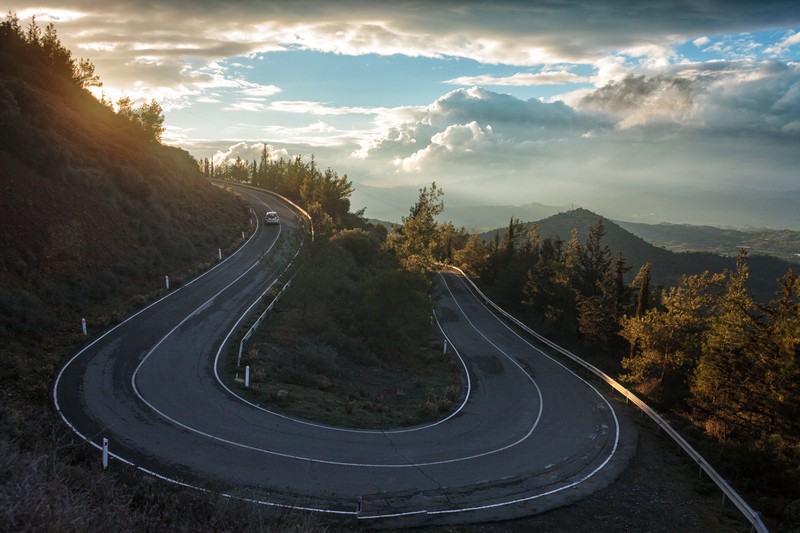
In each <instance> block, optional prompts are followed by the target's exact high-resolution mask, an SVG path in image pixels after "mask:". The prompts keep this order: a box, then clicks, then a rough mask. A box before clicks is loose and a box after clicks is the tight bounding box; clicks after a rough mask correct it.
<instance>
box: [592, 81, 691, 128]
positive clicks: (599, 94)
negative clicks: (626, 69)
mask: <svg viewBox="0 0 800 533" xmlns="http://www.w3.org/2000/svg"><path fill="white" fill-rule="evenodd" d="M579 104H580V106H581V107H582V108H585V109H594V110H599V111H601V112H605V113H608V114H611V115H614V116H616V117H618V118H619V122H618V127H620V128H629V127H632V126H638V125H642V124H648V123H652V122H664V121H669V122H682V121H683V120H684V119H685V118H686V117H687V116H688V115H689V114H690V113H691V112H692V110H693V107H694V106H693V99H692V88H691V82H690V81H689V80H687V79H685V78H680V77H673V78H668V77H664V76H657V77H654V78H647V77H645V76H644V75H640V76H635V75H629V76H627V77H625V78H623V79H622V80H620V81H618V82H613V81H612V82H611V83H609V84H607V85H605V86H603V87H601V88H599V89H597V90H595V91H593V92H591V93H590V94H587V95H586V96H584V97H583V98H582V99H581V100H580V102H579Z"/></svg>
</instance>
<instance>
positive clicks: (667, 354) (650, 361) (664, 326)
mask: <svg viewBox="0 0 800 533" xmlns="http://www.w3.org/2000/svg"><path fill="white" fill-rule="evenodd" d="M723 279H724V276H723V275H722V274H715V275H709V273H708V272H705V273H703V274H702V275H695V276H684V277H682V278H681V279H680V281H679V283H678V286H677V287H673V288H670V289H669V290H667V292H666V293H665V294H664V301H663V305H662V306H661V307H653V308H650V309H648V310H646V311H645V312H643V313H642V314H640V315H634V316H624V317H623V318H622V320H621V331H620V335H621V336H622V337H623V338H625V339H626V340H627V341H628V342H629V343H630V345H631V352H630V355H629V356H628V357H626V358H624V359H623V360H622V367H623V368H624V369H625V370H627V374H625V375H623V376H622V379H623V380H624V381H627V382H629V383H635V384H638V383H645V382H649V383H651V384H653V385H654V386H655V389H656V390H661V389H662V388H663V387H664V386H665V385H670V386H673V387H679V388H685V387H686V384H687V380H688V378H689V376H690V375H691V374H692V372H693V371H694V368H695V365H696V362H697V358H698V357H699V354H700V352H701V350H702V346H703V340H704V338H705V335H706V331H707V329H708V327H709V326H708V325H709V320H710V316H709V312H710V311H711V308H712V304H713V303H714V301H715V298H714V296H713V294H712V293H711V289H713V288H714V287H716V286H718V285H719V284H720V283H722V281H723Z"/></svg>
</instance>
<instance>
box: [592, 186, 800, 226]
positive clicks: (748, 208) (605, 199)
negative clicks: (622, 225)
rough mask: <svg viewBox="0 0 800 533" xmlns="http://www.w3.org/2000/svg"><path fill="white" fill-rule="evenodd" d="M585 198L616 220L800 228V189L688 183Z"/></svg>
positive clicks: (597, 209) (595, 208)
mask: <svg viewBox="0 0 800 533" xmlns="http://www.w3.org/2000/svg"><path fill="white" fill-rule="evenodd" d="M584 202H585V203H582V205H584V206H586V207H590V208H591V209H592V210H594V211H596V212H600V213H603V214H604V215H605V216H607V217H609V218H611V219H615V220H618V219H621V220H632V221H636V222H643V223H647V224H658V223H661V222H665V221H666V222H673V223H680V224H684V223H685V224H695V225H714V226H729V227H736V228H745V227H754V228H781V229H791V230H800V216H798V213H800V190H799V191H780V192H770V191H757V190H750V189H741V188H740V189H735V188H731V189H729V190H726V191H719V190H715V191H708V190H702V189H691V188H685V187H684V188H681V189H679V190H675V191H672V192H665V191H644V192H630V193H621V194H619V193H617V191H612V192H609V193H605V194H604V193H598V194H597V195H596V196H595V197H594V198H591V199H589V200H585V201H584Z"/></svg>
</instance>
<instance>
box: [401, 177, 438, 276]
mask: <svg viewBox="0 0 800 533" xmlns="http://www.w3.org/2000/svg"><path fill="white" fill-rule="evenodd" d="M443 195H444V192H443V191H442V189H440V188H438V187H437V186H436V183H435V182H434V183H432V184H431V188H430V189H428V188H427V187H423V188H422V189H420V190H419V200H418V201H417V203H416V204H414V205H413V206H412V207H411V209H410V212H409V215H408V216H407V217H403V224H402V226H400V227H399V228H397V229H396V230H395V232H394V233H392V234H391V235H389V239H388V240H387V246H388V247H389V248H390V249H391V250H393V251H394V253H395V255H396V256H397V258H398V259H399V260H400V262H401V263H402V264H403V266H404V267H405V268H406V269H407V270H411V271H426V270H429V269H431V268H432V267H433V265H434V263H435V260H436V257H435V249H436V245H437V244H438V243H439V242H440V240H441V239H440V238H439V225H438V223H437V222H436V216H438V215H439V214H441V213H442V211H444V201H443V200H442V196H443Z"/></svg>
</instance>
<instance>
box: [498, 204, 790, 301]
mask: <svg viewBox="0 0 800 533" xmlns="http://www.w3.org/2000/svg"><path fill="white" fill-rule="evenodd" d="M600 218H601V216H600V215H598V214H596V213H592V212H591V211H588V210H586V209H574V210H572V211H565V212H562V213H558V214H556V215H552V216H549V217H547V218H544V219H542V220H538V221H536V222H534V223H531V222H528V223H524V224H521V227H523V228H526V229H527V228H530V227H531V226H532V225H534V224H535V226H536V230H537V232H538V234H539V235H540V236H541V237H551V238H554V239H555V238H557V239H559V240H562V241H564V242H567V241H568V240H569V239H570V238H571V237H572V232H573V230H577V238H578V239H579V240H580V241H584V240H585V239H586V237H587V236H588V235H589V232H590V228H591V227H592V226H593V225H594V224H595V223H596V222H597V221H598V220H599V219H600ZM623 225H625V226H627V225H626V224H625V223H617V222H613V221H610V220H603V227H604V230H605V235H604V236H603V242H604V243H605V244H606V245H608V247H609V248H610V249H611V253H612V255H614V256H616V255H617V253H618V252H622V253H623V255H624V258H625V262H626V263H627V264H628V265H630V266H632V267H634V269H637V268H638V267H639V266H641V265H644V264H645V263H647V262H650V263H651V264H652V271H651V273H650V276H651V279H652V282H653V284H654V285H661V286H664V287H671V286H674V285H676V284H677V283H678V281H679V280H680V278H681V276H683V275H692V274H701V273H702V272H703V271H705V270H708V271H711V272H722V271H723V270H725V269H726V268H727V269H732V268H734V267H735V265H736V259H735V257H736V254H737V253H738V251H739V249H740V248H736V249H735V250H734V253H733V254H732V255H730V256H723V255H719V254H716V253H711V252H698V251H692V252H689V251H686V252H680V253H679V252H674V251H671V250H668V249H666V248H662V247H659V246H655V245H653V244H651V242H650V241H649V240H645V239H644V238H642V237H639V236H637V235H635V234H634V233H631V232H630V231H628V230H626V229H624V227H623ZM694 228H695V229H697V227H694ZM503 231H506V230H504V229H500V230H494V231H491V232H488V233H484V234H482V237H483V238H484V239H485V240H487V241H489V242H494V239H496V238H499V237H500V235H497V234H498V233H500V234H502V233H503ZM690 234H691V233H690ZM748 264H749V265H750V272H751V274H750V281H749V288H750V290H751V291H752V292H753V293H754V295H755V296H756V298H757V299H758V300H759V301H761V302H766V301H769V300H770V299H772V298H773V297H774V295H775V291H776V290H777V289H776V285H775V280H776V279H778V278H779V277H781V276H782V275H783V274H784V273H786V271H787V270H788V269H789V268H791V267H796V264H794V263H792V262H789V261H787V260H783V259H779V258H777V257H772V256H768V255H762V254H756V253H752V252H751V253H749V254H748ZM635 274H636V270H633V271H629V272H628V274H627V276H626V279H627V280H628V281H630V279H632V277H633V276H634V275H635Z"/></svg>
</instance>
